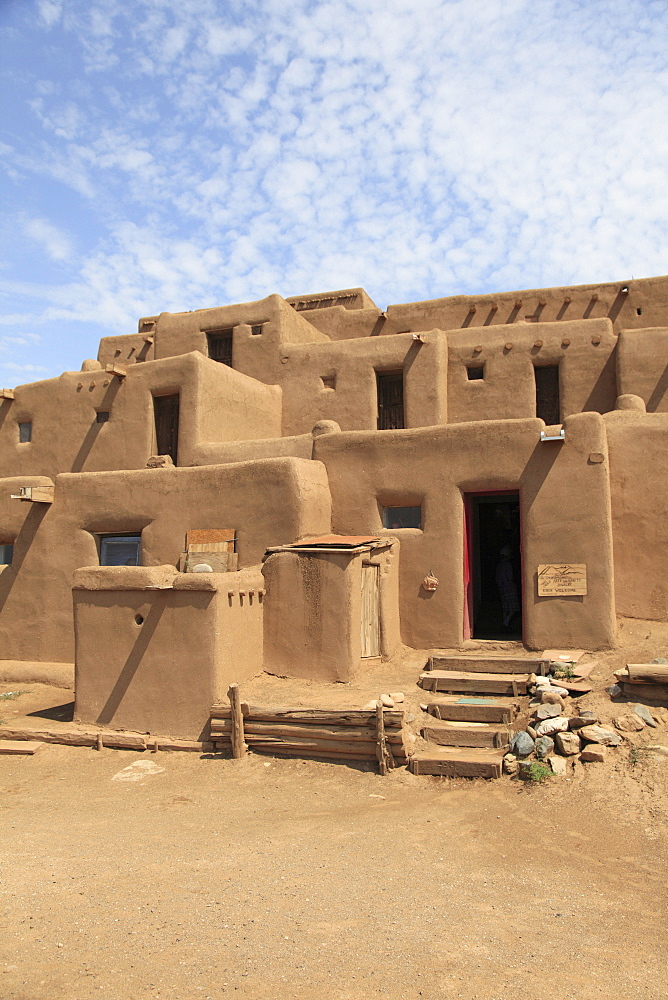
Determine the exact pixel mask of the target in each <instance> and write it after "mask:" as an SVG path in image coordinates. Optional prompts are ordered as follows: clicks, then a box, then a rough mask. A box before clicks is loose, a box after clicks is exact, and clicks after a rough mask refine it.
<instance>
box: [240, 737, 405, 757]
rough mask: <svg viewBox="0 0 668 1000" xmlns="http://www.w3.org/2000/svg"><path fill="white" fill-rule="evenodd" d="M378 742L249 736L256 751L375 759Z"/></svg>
mask: <svg viewBox="0 0 668 1000" xmlns="http://www.w3.org/2000/svg"><path fill="white" fill-rule="evenodd" d="M376 742H377V741H369V742H368V743H365V742H362V741H360V742H357V743H355V742H354V741H351V742H350V743H345V742H344V741H343V740H313V739H311V740H310V739H307V738H306V737H302V738H301V739H294V740H288V739H282V738H281V737H276V738H273V737H271V736H253V737H251V736H249V737H248V744H249V746H251V747H252V748H253V749H254V750H255V749H256V748H258V747H262V746H264V747H280V746H282V747H292V748H293V749H297V750H299V749H303V750H309V749H310V750H314V749H316V750H318V749H319V750H331V751H332V752H333V753H337V752H340V753H360V754H362V756H369V757H375V756H376ZM395 750H396V754H397V756H400V755H401V752H402V747H400V746H397V747H396V748H395Z"/></svg>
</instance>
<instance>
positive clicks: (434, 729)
mask: <svg viewBox="0 0 668 1000" xmlns="http://www.w3.org/2000/svg"><path fill="white" fill-rule="evenodd" d="M421 733H422V738H423V739H425V740H427V741H429V742H431V743H436V744H437V745H438V746H447V747H485V748H487V749H492V748H494V749H501V748H502V747H507V746H508V744H509V743H510V730H509V729H508V728H507V727H506V726H495V725H490V724H489V723H488V722H442V723H441V725H440V726H425V727H424V728H423V729H422V730H421Z"/></svg>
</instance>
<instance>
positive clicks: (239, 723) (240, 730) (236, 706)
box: [227, 684, 246, 760]
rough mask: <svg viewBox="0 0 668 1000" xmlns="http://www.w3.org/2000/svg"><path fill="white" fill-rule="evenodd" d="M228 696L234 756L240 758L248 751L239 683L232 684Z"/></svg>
mask: <svg viewBox="0 0 668 1000" xmlns="http://www.w3.org/2000/svg"><path fill="white" fill-rule="evenodd" d="M227 697H228V698H229V699H230V708H231V709H232V756H233V757H234V758H235V759H236V760H238V759H239V758H241V757H243V756H244V754H245V753H246V744H245V742H244V716H243V712H242V711H241V699H240V697H239V685H238V684H230V687H229V690H228V692H227Z"/></svg>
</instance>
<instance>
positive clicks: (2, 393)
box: [0, 389, 14, 399]
mask: <svg viewBox="0 0 668 1000" xmlns="http://www.w3.org/2000/svg"><path fill="white" fill-rule="evenodd" d="M13 398H14V390H13V389H0V399H13Z"/></svg>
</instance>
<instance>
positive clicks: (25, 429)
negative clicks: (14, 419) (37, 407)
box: [19, 422, 32, 444]
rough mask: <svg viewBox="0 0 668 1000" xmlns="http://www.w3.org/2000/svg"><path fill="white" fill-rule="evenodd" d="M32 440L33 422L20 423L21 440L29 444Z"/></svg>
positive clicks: (22, 442)
mask: <svg viewBox="0 0 668 1000" xmlns="http://www.w3.org/2000/svg"><path fill="white" fill-rule="evenodd" d="M29 441H32V423H28V422H26V423H25V424H19V442H20V443H21V444H28V442H29Z"/></svg>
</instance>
